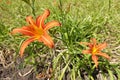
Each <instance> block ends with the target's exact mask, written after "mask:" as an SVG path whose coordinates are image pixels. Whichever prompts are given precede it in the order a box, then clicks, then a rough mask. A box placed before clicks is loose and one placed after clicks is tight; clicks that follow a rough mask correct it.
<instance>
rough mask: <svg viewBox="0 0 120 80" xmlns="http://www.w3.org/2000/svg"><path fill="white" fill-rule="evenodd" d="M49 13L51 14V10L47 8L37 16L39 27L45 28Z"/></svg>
mask: <svg viewBox="0 0 120 80" xmlns="http://www.w3.org/2000/svg"><path fill="white" fill-rule="evenodd" d="M49 15H50V11H49V10H48V9H47V10H45V11H44V13H43V14H42V15H41V16H39V17H38V18H37V20H36V23H37V25H38V26H39V27H42V28H44V21H45V19H46V18H47V17H48V16H49Z"/></svg>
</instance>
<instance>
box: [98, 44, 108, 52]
mask: <svg viewBox="0 0 120 80" xmlns="http://www.w3.org/2000/svg"><path fill="white" fill-rule="evenodd" d="M106 46H107V43H105V42H104V43H102V44H99V45H97V49H98V50H102V49H104V48H106Z"/></svg>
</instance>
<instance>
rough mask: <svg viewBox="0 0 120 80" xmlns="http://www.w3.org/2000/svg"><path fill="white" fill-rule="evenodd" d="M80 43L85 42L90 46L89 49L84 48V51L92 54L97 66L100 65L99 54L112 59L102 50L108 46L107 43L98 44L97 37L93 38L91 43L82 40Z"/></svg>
mask: <svg viewBox="0 0 120 80" xmlns="http://www.w3.org/2000/svg"><path fill="white" fill-rule="evenodd" d="M80 44H85V45H87V46H88V47H89V49H87V50H83V51H82V53H83V54H91V55H92V60H93V61H94V63H95V66H96V67H97V66H98V57H97V56H103V57H105V58H107V59H110V57H109V56H108V55H107V54H105V53H103V52H101V50H102V49H104V48H105V47H106V46H107V44H106V43H105V42H104V43H102V44H97V43H96V39H95V38H92V39H91V42H90V43H87V42H80Z"/></svg>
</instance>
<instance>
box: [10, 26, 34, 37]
mask: <svg viewBox="0 0 120 80" xmlns="http://www.w3.org/2000/svg"><path fill="white" fill-rule="evenodd" d="M11 33H12V34H15V33H21V34H23V35H27V36H33V35H34V34H33V33H32V32H31V31H28V30H24V29H20V28H17V29H13V30H12V32H11Z"/></svg>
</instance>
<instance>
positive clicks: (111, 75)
mask: <svg viewBox="0 0 120 80" xmlns="http://www.w3.org/2000/svg"><path fill="white" fill-rule="evenodd" d="M108 73H109V75H110V80H114V78H113V73H112V71H111V70H109V69H108Z"/></svg>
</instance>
